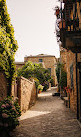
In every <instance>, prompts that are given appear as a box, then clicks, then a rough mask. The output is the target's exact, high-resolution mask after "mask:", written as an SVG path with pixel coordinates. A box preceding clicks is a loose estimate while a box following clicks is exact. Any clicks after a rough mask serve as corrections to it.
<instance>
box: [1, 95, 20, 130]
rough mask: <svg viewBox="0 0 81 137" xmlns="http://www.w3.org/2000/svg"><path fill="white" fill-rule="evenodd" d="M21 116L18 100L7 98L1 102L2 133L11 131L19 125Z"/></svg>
mask: <svg viewBox="0 0 81 137" xmlns="http://www.w3.org/2000/svg"><path fill="white" fill-rule="evenodd" d="M20 116H21V111H20V107H19V105H18V100H17V99H16V100H14V99H13V97H7V98H5V99H4V100H2V101H0V132H1V131H7V132H9V131H11V130H13V129H15V128H16V126H17V125H19V120H18V117H20Z"/></svg>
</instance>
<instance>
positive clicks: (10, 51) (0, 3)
mask: <svg viewBox="0 0 81 137" xmlns="http://www.w3.org/2000/svg"><path fill="white" fill-rule="evenodd" d="M17 48H18V45H17V41H16V40H15V38H14V29H13V26H12V24H11V23H10V17H9V14H8V11H7V6H6V0H0V69H1V70H4V72H5V74H6V78H7V79H8V95H10V93H11V84H12V81H13V79H14V76H15V64H14V55H15V52H16V50H17Z"/></svg>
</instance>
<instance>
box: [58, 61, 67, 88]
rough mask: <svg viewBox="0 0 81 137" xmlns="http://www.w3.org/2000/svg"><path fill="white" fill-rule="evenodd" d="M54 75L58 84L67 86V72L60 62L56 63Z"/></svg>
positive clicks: (62, 86)
mask: <svg viewBox="0 0 81 137" xmlns="http://www.w3.org/2000/svg"><path fill="white" fill-rule="evenodd" d="M56 76H57V81H58V86H61V88H62V89H63V88H64V87H66V86H67V73H66V72H65V70H64V65H63V64H61V63H60V62H58V63H57V67H56Z"/></svg>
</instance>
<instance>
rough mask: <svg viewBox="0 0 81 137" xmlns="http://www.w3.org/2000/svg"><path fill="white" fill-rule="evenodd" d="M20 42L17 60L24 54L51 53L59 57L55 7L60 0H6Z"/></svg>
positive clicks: (16, 37)
mask: <svg viewBox="0 0 81 137" xmlns="http://www.w3.org/2000/svg"><path fill="white" fill-rule="evenodd" d="M6 1H7V8H8V13H9V14H10V17H11V23H12V25H13V27H14V30H15V39H16V40H17V42H18V46H19V48H18V51H17V52H16V56H15V61H24V56H26V55H27V56H29V55H37V54H50V55H55V56H56V57H59V46H58V44H57V40H56V36H55V33H54V32H55V20H56V17H55V15H54V10H53V9H54V7H55V6H56V5H57V4H58V2H57V1H58V0H6Z"/></svg>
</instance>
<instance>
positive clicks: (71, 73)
mask: <svg viewBox="0 0 81 137" xmlns="http://www.w3.org/2000/svg"><path fill="white" fill-rule="evenodd" d="M70 78H71V88H72V87H73V64H72V65H71V66H70Z"/></svg>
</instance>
